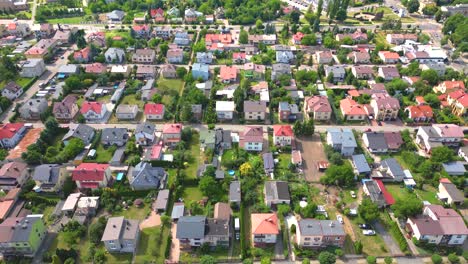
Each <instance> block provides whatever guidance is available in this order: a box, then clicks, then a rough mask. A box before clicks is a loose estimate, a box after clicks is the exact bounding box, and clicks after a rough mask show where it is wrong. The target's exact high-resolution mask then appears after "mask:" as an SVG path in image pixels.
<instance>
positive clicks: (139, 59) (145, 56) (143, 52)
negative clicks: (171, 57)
mask: <svg viewBox="0 0 468 264" xmlns="http://www.w3.org/2000/svg"><path fill="white" fill-rule="evenodd" d="M155 58H156V52H155V51H154V50H153V49H148V48H145V49H137V50H135V53H133V55H132V62H133V63H141V64H152V63H154V59H155Z"/></svg>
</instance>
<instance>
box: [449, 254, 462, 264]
mask: <svg viewBox="0 0 468 264" xmlns="http://www.w3.org/2000/svg"><path fill="white" fill-rule="evenodd" d="M448 260H449V261H450V263H452V264H455V263H460V257H458V256H457V254H456V253H450V254H449V255H448Z"/></svg>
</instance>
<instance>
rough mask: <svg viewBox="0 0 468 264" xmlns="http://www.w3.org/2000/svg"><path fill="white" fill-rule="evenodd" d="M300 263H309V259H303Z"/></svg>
mask: <svg viewBox="0 0 468 264" xmlns="http://www.w3.org/2000/svg"><path fill="white" fill-rule="evenodd" d="M302 264H310V259H308V258H305V259H303V260H302Z"/></svg>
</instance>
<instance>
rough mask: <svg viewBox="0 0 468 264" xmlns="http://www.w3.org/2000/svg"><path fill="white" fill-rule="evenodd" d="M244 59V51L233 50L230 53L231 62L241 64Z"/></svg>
mask: <svg viewBox="0 0 468 264" xmlns="http://www.w3.org/2000/svg"><path fill="white" fill-rule="evenodd" d="M245 61H246V54H245V52H234V53H232V62H233V63H236V64H243V63H245Z"/></svg>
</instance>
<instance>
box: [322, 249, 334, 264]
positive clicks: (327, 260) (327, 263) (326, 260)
mask: <svg viewBox="0 0 468 264" xmlns="http://www.w3.org/2000/svg"><path fill="white" fill-rule="evenodd" d="M318 260H319V262H320V264H333V263H335V262H336V257H335V255H334V254H332V253H330V252H328V251H322V252H320V254H319V256H318Z"/></svg>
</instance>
